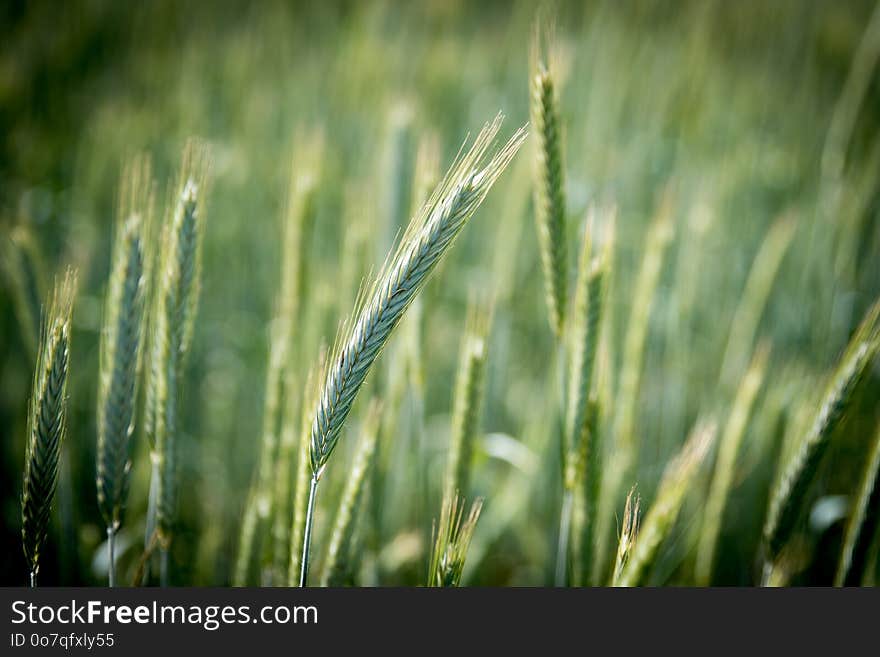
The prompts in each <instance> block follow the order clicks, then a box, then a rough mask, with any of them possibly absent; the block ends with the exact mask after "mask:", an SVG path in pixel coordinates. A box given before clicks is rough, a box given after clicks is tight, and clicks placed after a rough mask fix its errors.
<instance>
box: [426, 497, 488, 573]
mask: <svg viewBox="0 0 880 657" xmlns="http://www.w3.org/2000/svg"><path fill="white" fill-rule="evenodd" d="M482 508H483V501H482V500H481V499H477V500H476V501H474V503H473V505H471V509H470V511H469V512H468V515H467V517H466V518H465V517H464V499H463V498H462V497H461V496H460V495H459V494H458V493H457V492H454V493H453V494H452V495H447V496H445V497H444V498H443V507H442V509H441V511H440V522H439V524H438V525H437V526H436V527H435V528H434V542H433V546H432V549H431V561H430V564H429V567H428V586H441V587H450V586H458V585H459V584H460V583H461V574H462V572H463V571H464V561H465V557H466V556H467V551H468V546H469V545H470V543H471V538H472V537H473V535H474V529H475V528H476V526H477V520H478V519H479V517H480V511H481V510H482Z"/></svg>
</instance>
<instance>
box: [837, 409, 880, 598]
mask: <svg viewBox="0 0 880 657" xmlns="http://www.w3.org/2000/svg"><path fill="white" fill-rule="evenodd" d="M878 481H880V426H878V427H877V430H876V432H875V433H874V441H873V443H872V445H871V447H870V451H869V453H868V461H867V463H866V464H865V470H864V472H863V473H862V478H861V480H860V482H859V487H858V489H856V495H855V501H854V503H853V505H852V511H851V512H850V517H849V522H847V525H846V532H845V533H844V536H843V549H842V550H841V552H840V562H839V563H838V565H837V573H836V575H835V577H834V585H835V586H844V585H848V586H855V585H858V583H859V581H860V580H861V577H862V574H863V571H864V570H865V569H866V567H867V565H868V563H869V562H870V559H869V554H870V551H871V541H872V539H873V538H874V537H875V535H876V534H877V526H878V524H880V485H878Z"/></svg>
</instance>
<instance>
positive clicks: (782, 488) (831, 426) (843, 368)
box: [764, 301, 880, 579]
mask: <svg viewBox="0 0 880 657" xmlns="http://www.w3.org/2000/svg"><path fill="white" fill-rule="evenodd" d="M878 320H880V301H877V302H875V303H874V305H873V306H871V308H870V309H869V310H868V312H867V314H866V315H865V318H864V319H863V320H862V323H861V325H860V326H859V328H858V329H857V330H856V332H855V334H854V335H853V338H852V339H851V340H850V343H849V345H848V346H847V348H846V351H845V352H844V354H843V357H842V358H841V360H840V362H839V364H838V366H837V368H836V370H835V372H834V374H833V375H832V377H831V380H830V381H829V383H828V387H827V389H826V392H825V395H824V398H823V400H822V404H821V405H820V406H819V409H818V411H817V413H816V415H815V418H814V419H813V422H812V424H811V426H810V429H809V431H808V432H807V434H806V436H804V438H803V440H802V441H801V443H800V445H799V447H798V448H797V451H796V452H795V454H794V456H793V457H792V459H791V460H790V461H789V463H788V465H787V466H786V468H785V470H784V471H783V473H782V477H781V478H780V480H779V482H778V484H777V486H776V489H775V491H774V493H773V496H772V497H771V500H770V508H769V512H768V514H767V522H766V523H765V525H764V548H765V560H766V563H765V579H766V578H767V571H769V570H770V569H772V567H773V562H774V561H775V560H776V558H777V557H778V556H779V553H780V552H781V551H782V548H783V547H785V544H786V542H787V541H788V539H789V538H790V537H791V534H792V532H793V531H794V528H795V524H796V522H797V518H798V514H799V513H800V511H801V509H802V507H803V502H804V500H805V498H806V496H807V491H808V489H809V486H810V483H811V482H812V480H813V477H814V475H815V474H816V471H817V470H818V468H819V465H820V463H821V461H822V457H823V455H824V454H825V452H826V450H827V448H828V445H829V444H830V442H831V438H832V436H833V434H834V430H835V429H836V428H837V427H838V425H839V424H840V421H841V419H842V418H843V415H844V412H845V411H846V409H847V408H848V406H849V403H850V402H851V401H852V398H853V396H854V393H855V391H856V389H857V388H858V385H859V383H860V382H861V381H862V379H863V378H864V377H865V374H866V373H867V372H868V371H869V366H870V365H871V363H872V362H873V360H874V357H875V356H876V355H877V351H878V349H880V322H878Z"/></svg>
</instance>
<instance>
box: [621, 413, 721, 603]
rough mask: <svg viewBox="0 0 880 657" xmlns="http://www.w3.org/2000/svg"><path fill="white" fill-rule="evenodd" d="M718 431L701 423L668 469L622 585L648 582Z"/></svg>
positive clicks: (709, 423) (642, 528)
mask: <svg viewBox="0 0 880 657" xmlns="http://www.w3.org/2000/svg"><path fill="white" fill-rule="evenodd" d="M715 431H716V426H715V424H714V423H713V422H699V423H698V424H697V425H696V427H694V430H693V431H692V432H691V435H690V437H689V438H688V441H687V443H686V444H685V446H684V447H683V448H682V450H681V452H680V453H679V455H678V456H676V457H675V459H673V460H672V461H671V462H670V463H669V465H668V466H667V467H666V471H665V472H664V473H663V479H662V480H661V482H660V487H659V488H658V490H657V496H656V498H655V500H654V503H653V504H652V505H651V508H650V509H649V510H648V514H647V515H646V516H645V520H644V522H643V523H642V524H641V529H639V535H638V540H636V542H635V545H634V546H633V547H632V549H631V550H632V551H631V553H630V555H629V559H628V560H627V562H626V565H625V566H624V567H623V570H622V572H621V574H620V577H619V579H618V581H617V585H618V586H640V585H642V584H643V583H644V581H645V577H646V576H647V575H648V573H649V571H650V568H651V566H653V564H654V560H655V559H656V557H657V551H658V550H659V548H660V545H661V543H662V542H663V540H664V539H665V538H666V537H667V535H668V534H669V531H670V530H671V529H672V525H673V523H674V522H675V519H676V518H677V517H678V512H679V510H680V509H681V506H682V503H683V502H684V498H685V495H686V494H687V492H688V489H689V488H690V484H691V481H693V478H694V475H695V474H696V473H697V471H698V470H699V468H700V464H701V463H702V462H703V459H704V458H705V456H706V452H708V451H709V448H710V447H711V445H712V441H713V440H714V439H715Z"/></svg>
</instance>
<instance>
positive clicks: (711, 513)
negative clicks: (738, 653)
mask: <svg viewBox="0 0 880 657" xmlns="http://www.w3.org/2000/svg"><path fill="white" fill-rule="evenodd" d="M769 356H770V345H769V343H766V342H765V343H762V344H760V345H759V346H758V349H757V350H756V351H755V355H754V356H753V357H752V362H751V364H750V365H749V368H748V370H747V371H746V374H745V376H744V377H743V380H742V382H741V383H740V385H739V390H738V391H737V393H736V399H734V402H733V407H732V408H731V410H730V416H729V417H728V418H727V424H726V425H725V427H724V433H723V434H722V435H721V442H720V443H719V445H718V458H717V459H716V461H715V474H714V476H713V477H712V484H711V486H710V488H709V497H708V498H707V500H706V506H705V510H704V511H703V525H702V528H701V531H700V538H699V542H698V546H697V562H696V566H695V575H694V577H695V579H696V584H697V586H708V585H709V583H710V581H711V579H712V568H713V566H714V563H715V547H716V545H717V543H718V535H719V533H720V531H721V526H722V520H723V519H724V509H725V506H726V505H727V498H728V497H729V496H730V489H731V484H732V483H733V479H734V472H735V470H736V458H737V454H738V453H739V446H740V444H741V443H742V439H743V436H744V435H745V432H746V427H747V426H748V423H749V418H750V417H751V414H752V406H753V405H754V401H755V397H757V395H758V391H759V390H760V389H761V384H762V383H763V381H764V374H765V372H766V370H767V360H768V358H769Z"/></svg>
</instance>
